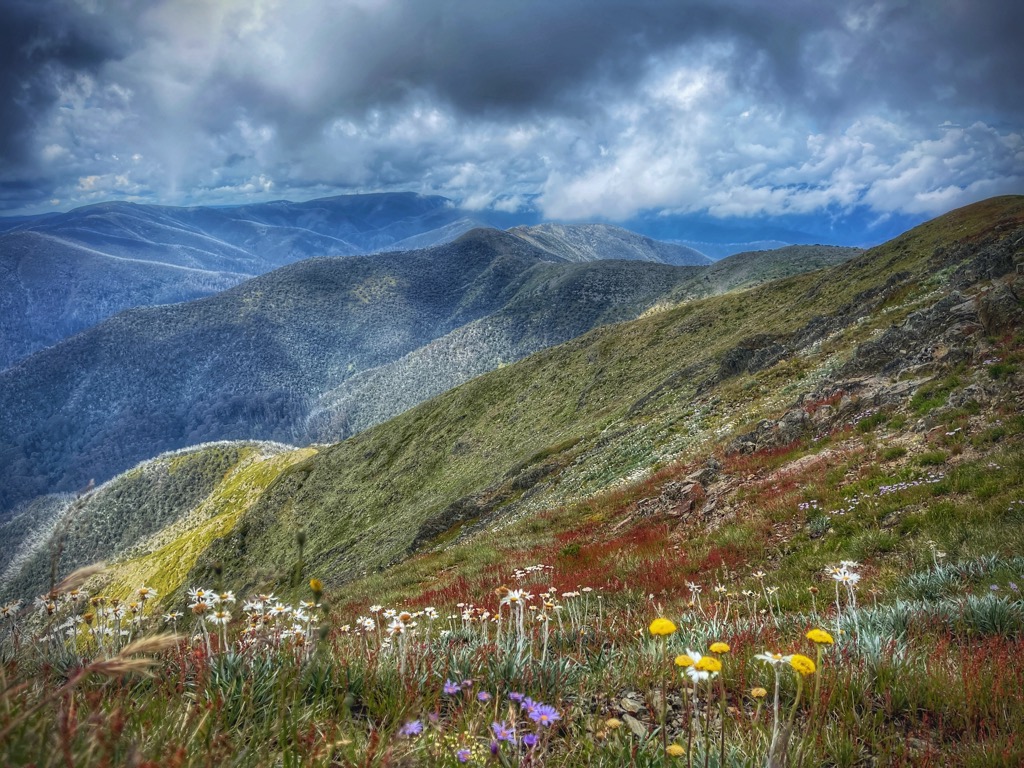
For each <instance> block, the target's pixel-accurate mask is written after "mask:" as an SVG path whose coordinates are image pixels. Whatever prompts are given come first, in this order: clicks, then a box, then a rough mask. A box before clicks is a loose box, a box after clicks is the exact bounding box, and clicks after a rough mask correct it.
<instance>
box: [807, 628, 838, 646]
mask: <svg viewBox="0 0 1024 768" xmlns="http://www.w3.org/2000/svg"><path fill="white" fill-rule="evenodd" d="M807 639H808V640H810V641H811V642H812V643H816V644H818V645H832V643H834V642H835V640H833V639H832V635H830V634H829V633H828V632H826V631H825V630H823V629H812V630H811V631H810V632H808V633H807Z"/></svg>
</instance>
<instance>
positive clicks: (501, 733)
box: [491, 723, 516, 742]
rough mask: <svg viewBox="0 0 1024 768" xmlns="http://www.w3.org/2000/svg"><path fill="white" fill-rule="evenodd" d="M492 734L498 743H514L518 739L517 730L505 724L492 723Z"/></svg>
mask: <svg viewBox="0 0 1024 768" xmlns="http://www.w3.org/2000/svg"><path fill="white" fill-rule="evenodd" d="M491 732H492V733H493V734H494V738H495V739H496V740H497V741H508V742H513V741H515V739H516V732H515V729H514V728H512V727H511V726H509V725H506V724H505V723H491Z"/></svg>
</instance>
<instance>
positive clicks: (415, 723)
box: [398, 720, 423, 737]
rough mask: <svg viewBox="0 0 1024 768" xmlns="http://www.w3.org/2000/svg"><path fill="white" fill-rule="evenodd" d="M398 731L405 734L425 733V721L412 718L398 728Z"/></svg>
mask: <svg viewBox="0 0 1024 768" xmlns="http://www.w3.org/2000/svg"><path fill="white" fill-rule="evenodd" d="M398 732H399V733H400V734H402V735H403V736H410V737H411V736H418V735H419V734H421V733H423V723H421V722H420V721H419V720H410V721H409V722H408V723H406V724H405V725H403V726H402V727H401V728H399V729H398Z"/></svg>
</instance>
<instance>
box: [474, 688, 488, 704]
mask: <svg viewBox="0 0 1024 768" xmlns="http://www.w3.org/2000/svg"><path fill="white" fill-rule="evenodd" d="M491 698H492V697H491V694H489V693H488V692H487V691H480V693H478V694H477V695H476V700H477V701H480V702H484V703H486V702H488V701H490V700H491Z"/></svg>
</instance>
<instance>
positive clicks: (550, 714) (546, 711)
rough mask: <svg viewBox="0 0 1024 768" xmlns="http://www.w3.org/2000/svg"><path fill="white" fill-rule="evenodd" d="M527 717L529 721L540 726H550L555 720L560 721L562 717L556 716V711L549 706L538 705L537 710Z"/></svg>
mask: <svg viewBox="0 0 1024 768" xmlns="http://www.w3.org/2000/svg"><path fill="white" fill-rule="evenodd" d="M529 715H530V719H531V720H534V721H536V722H538V723H540V724H541V725H551V724H552V723H554V722H555V721H556V720H561V719H562V716H561V715H560V714H558V710H557V709H555V708H554V707H552V706H551V705H550V704H538V705H537V708H536V709H534V710H533V711H532V712H530V713H529Z"/></svg>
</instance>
